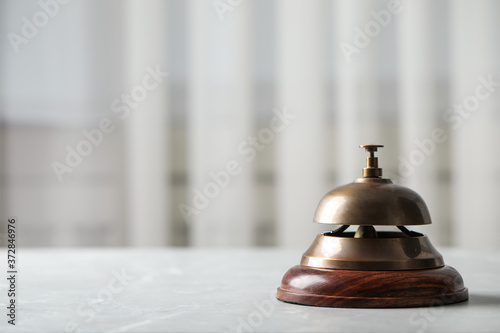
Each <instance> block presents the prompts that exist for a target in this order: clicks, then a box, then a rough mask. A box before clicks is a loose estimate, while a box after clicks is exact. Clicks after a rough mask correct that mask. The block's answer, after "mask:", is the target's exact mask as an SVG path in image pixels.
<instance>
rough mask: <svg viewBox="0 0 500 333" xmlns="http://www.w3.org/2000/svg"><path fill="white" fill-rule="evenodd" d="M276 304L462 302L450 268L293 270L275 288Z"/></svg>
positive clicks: (351, 305) (341, 305)
mask: <svg viewBox="0 0 500 333" xmlns="http://www.w3.org/2000/svg"><path fill="white" fill-rule="evenodd" d="M277 297H278V299H279V300H281V301H284V302H288V303H295V304H302V305H312V306H325V307H339V308H401V307H422V306H439V305H445V304H453V303H458V302H463V301H466V300H467V299H468V298H469V293H468V291H467V288H465V287H464V283H463V280H462V277H461V276H460V273H458V272H457V271H456V270H455V269H454V268H453V267H450V266H443V267H440V268H432V269H419V270H407V271H354V270H341V269H321V268H313V267H307V266H294V267H292V268H291V269H290V270H289V271H288V272H287V273H286V274H285V276H284V277H283V280H282V282H281V287H280V288H278V294H277Z"/></svg>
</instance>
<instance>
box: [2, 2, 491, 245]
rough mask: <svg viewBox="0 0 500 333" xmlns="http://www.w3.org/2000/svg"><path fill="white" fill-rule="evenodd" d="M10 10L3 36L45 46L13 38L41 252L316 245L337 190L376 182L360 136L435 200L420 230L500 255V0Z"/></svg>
mask: <svg viewBox="0 0 500 333" xmlns="http://www.w3.org/2000/svg"><path fill="white" fill-rule="evenodd" d="M42 3H43V4H42ZM1 6H2V7H1V13H0V15H1V16H2V20H1V21H0V22H1V23H0V24H1V26H0V29H1V30H2V35H3V36H13V35H12V33H14V34H17V35H19V36H21V37H22V38H25V40H26V42H23V43H20V44H18V45H17V46H13V42H12V40H11V39H12V38H10V39H9V38H4V40H3V42H2V44H1V47H2V55H1V58H0V61H1V62H0V66H1V69H2V77H0V81H1V85H2V89H1V100H0V108H1V111H2V123H3V126H2V127H1V131H2V141H3V142H2V145H1V146H2V147H1V154H2V161H3V164H2V168H1V172H2V176H3V179H4V181H3V183H2V184H3V192H2V198H3V200H2V206H1V207H2V209H3V211H4V214H5V215H6V216H7V215H16V216H18V218H19V219H20V220H23V221H24V228H25V233H24V237H25V244H27V245H70V246H71V245H82V246H88V245H127V246H166V245H182V246H255V245H278V246H297V247H301V248H303V247H304V246H306V245H307V244H308V243H310V242H311V241H312V239H313V237H314V235H315V234H316V233H317V232H319V231H321V230H328V229H329V227H328V226H322V225H314V224H313V223H312V221H311V220H312V216H313V213H314V210H315V208H316V204H317V202H318V201H319V200H320V198H321V197H322V196H323V194H325V193H326V192H327V191H328V190H330V189H332V188H334V187H336V186H339V185H342V184H345V183H348V182H351V181H352V180H353V179H354V178H356V177H358V176H360V174H361V168H362V167H363V165H364V157H365V153H364V152H363V151H362V150H361V149H359V148H358V145H359V144H365V143H380V144H384V145H385V148H383V149H382V150H381V151H380V152H379V156H380V158H379V160H380V164H381V166H382V168H383V169H384V176H386V177H389V178H392V179H393V181H394V182H396V183H400V184H403V185H406V186H409V187H411V188H413V189H415V190H416V191H417V192H419V193H420V194H421V195H422V196H423V197H424V199H425V200H426V202H427V204H428V206H429V209H430V211H431V214H432V217H433V225H431V226H426V227H419V228H417V229H418V230H419V231H421V232H424V233H426V234H428V235H429V236H430V238H431V240H432V241H433V242H434V243H435V244H437V245H451V246H461V247H467V248H497V249H498V248H499V247H500V245H499V243H498V242H496V241H495V235H496V234H498V232H499V231H500V225H499V224H498V223H497V222H498V220H499V219H500V213H499V211H498V209H497V207H496V206H497V201H498V198H500V186H499V185H500V176H498V175H499V174H500V173H499V172H498V171H499V168H500V157H498V154H496V146H495V145H496V142H497V140H496V139H497V138H499V136H500V134H499V133H500V131H499V126H500V119H499V117H500V114H499V109H500V92H499V91H498V90H500V89H499V88H500V84H499V82H500V64H499V63H498V60H497V59H499V56H500V50H499V49H500V47H499V44H498V41H497V39H498V38H497V36H496V35H497V32H498V31H499V29H500V21H499V20H498V14H497V13H499V12H500V8H499V7H500V4H499V3H498V2H497V1H494V0H480V1H474V2H473V3H472V2H470V1H465V0H458V1H439V2H436V1H401V2H395V1H383V0H376V1H373V0H359V1H348V0H334V1H326V0H314V1H305V0H304V1H299V0H294V1H285V0H276V1H268V0H254V1H233V0H220V1H219V0H216V1H213V0H206V1H205V0H189V1H183V0H170V1H162V0H155V1H147V2H139V0H126V1H114V0H107V1H76V0H75V1H71V2H68V3H64V2H63V1H61V2H57V1H56V0H54V1H50V0H47V1H45V2H44V1H42V2H38V1H23V2H12V1H11V2H2V3H1ZM47 8H48V9H47ZM56 8H57V11H56ZM39 12H42V13H43V12H45V13H46V16H47V22H46V23H44V22H42V21H37V20H40V19H43V18H44V17H43V15H42V14H38V13H39ZM49 14H51V15H49ZM37 15H38V16H37ZM40 15H42V16H40ZM26 22H28V23H26ZM30 22H31V23H32V24H38V25H39V26H37V25H35V27H36V30H37V33H36V34H35V35H34V36H30V37H29V38H27V37H26V36H24V35H23V33H24V32H26V29H28V30H29V27H28V28H26V27H25V26H24V25H26V24H29V23H30ZM23 31H24V32H23ZM9 34H10V35H9ZM154 72H156V73H157V74H156V76H155V74H152V73H154ZM167 72H168V74H165V73H167ZM158 73H160V74H158ZM148 75H149V78H151V77H153V78H154V77H157V79H158V80H157V81H150V83H151V84H153V83H154V86H155V87H154V88H151V89H145V88H144V87H143V85H144V83H143V82H144V80H146V81H147V80H149V79H148V78H147V77H148ZM148 82H149V81H148ZM156 83H158V84H156ZM151 84H150V85H149V86H151ZM151 87H152V86H151ZM143 88H144V89H143ZM141 89H142V90H141ZM143 90H144V91H145V92H146V93H147V96H146V97H141V95H140V94H141V93H143ZM126 95H131V96H132V97H131V98H132V100H129V103H131V104H127V102H126V100H125V99H124V98H127V97H126ZM124 96H125V97H124ZM134 96H135V97H134ZM116 100H118V102H116V103H117V104H113V103H114V102H115V101H116ZM135 104H137V105H135ZM117 106H121V107H122V109H119V110H117V109H116V107H117ZM127 107H128V111H125V109H127ZM120 116H122V117H120ZM103 118H110V119H111V120H112V121H113V124H114V125H115V128H114V130H113V131H112V133H109V134H105V135H104V136H103V137H104V139H103V142H102V144H99V145H96V146H95V147H93V151H92V153H91V154H89V156H86V157H85V158H84V159H83V161H82V163H81V164H80V165H78V166H77V167H75V168H73V170H72V172H70V173H69V172H68V173H66V174H64V176H63V178H64V179H63V181H62V182H59V179H58V177H57V176H56V174H55V172H54V170H53V167H52V166H53V162H54V161H59V162H61V163H64V161H65V159H66V157H67V150H66V148H67V146H69V147H70V148H75V149H76V148H77V147H78V144H79V143H80V142H81V141H82V140H86V137H85V135H84V134H82V133H83V132H82V131H85V130H87V132H88V131H89V130H91V129H94V128H96V127H98V126H99V124H100V123H101V121H102V120H103Z"/></svg>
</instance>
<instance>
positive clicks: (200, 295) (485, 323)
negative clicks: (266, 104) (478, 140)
mask: <svg viewBox="0 0 500 333" xmlns="http://www.w3.org/2000/svg"><path fill="white" fill-rule="evenodd" d="M440 250H441V253H442V254H443V256H444V258H445V261H446V263H447V264H448V265H451V266H454V267H455V268H456V269H457V270H458V271H459V272H460V273H461V274H462V276H463V277H464V280H465V283H466V286H467V287H468V288H469V293H470V299H469V301H468V302H465V303H461V304H455V305H449V306H442V307H434V308H408V309H335V308H319V307H308V306H300V305H293V304H287V303H283V302H280V301H278V300H276V298H275V295H276V288H277V287H278V285H279V283H280V281H281V278H282V276H283V274H284V273H285V272H286V270H287V269H288V268H290V267H291V266H293V265H295V264H297V263H298V262H299V260H300V256H301V254H302V252H303V249H301V250H299V249H297V250H281V249H271V248H270V249H247V250H245V249H230V250H222V249H221V250H215V249H185V250H183V249H169V248H166V249H82V250H77V249H21V251H20V252H19V253H18V263H19V276H18V285H17V291H18V299H17V302H18V307H17V323H16V326H15V327H14V326H12V325H9V324H7V319H6V311H7V310H6V309H5V304H6V302H7V287H8V286H7V281H6V279H2V280H1V281H0V303H1V308H2V309H4V310H2V311H3V312H5V314H3V315H2V316H1V317H0V318H2V319H1V322H0V331H1V332H368V331H369V332H500V285H499V282H500V279H499V277H500V252H484V251H483V252H481V251H465V250H457V249H442V248H441V249H440ZM4 252H5V251H4ZM2 260H3V262H4V263H5V262H6V255H5V258H3V259H2ZM4 266H5V265H4ZM4 268H5V267H4ZM5 270H6V269H5Z"/></svg>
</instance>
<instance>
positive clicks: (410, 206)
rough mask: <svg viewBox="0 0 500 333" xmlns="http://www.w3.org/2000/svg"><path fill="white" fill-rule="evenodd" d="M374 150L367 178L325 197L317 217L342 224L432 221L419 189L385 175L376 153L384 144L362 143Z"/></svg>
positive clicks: (317, 211) (323, 221) (396, 223)
mask: <svg viewBox="0 0 500 333" xmlns="http://www.w3.org/2000/svg"><path fill="white" fill-rule="evenodd" d="M360 147H363V148H365V149H366V151H368V152H370V156H369V157H367V166H366V168H364V169H363V175H364V177H363V178H357V179H356V180H354V182H353V183H351V184H348V185H344V186H340V187H337V188H336V189H334V190H332V191H330V192H328V193H327V194H326V195H325V196H324V197H323V199H321V201H320V203H319V205H318V208H317V209H316V213H315V214H314V219H313V221H314V222H316V223H323V224H341V225H396V226H398V225H399V226H402V225H422V224H430V223H431V216H430V214H429V210H428V209H427V205H426V204H425V202H424V200H423V199H422V197H421V196H420V195H418V193H417V192H415V191H413V190H411V189H409V188H407V187H404V186H400V185H396V184H393V183H392V181H391V180H390V179H387V178H381V176H382V169H380V168H379V167H378V159H377V157H375V156H374V152H376V151H377V148H379V147H383V146H381V145H362V146H360Z"/></svg>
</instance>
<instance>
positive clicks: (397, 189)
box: [277, 145, 468, 308]
mask: <svg viewBox="0 0 500 333" xmlns="http://www.w3.org/2000/svg"><path fill="white" fill-rule="evenodd" d="M360 147H362V148H365V149H366V151H367V152H369V153H370V156H368V157H367V159H366V168H364V169H363V177H361V178H357V179H355V180H354V182H352V183H350V184H347V185H344V186H340V187H337V188H336V189H334V190H332V191H330V192H328V193H327V194H326V195H325V196H324V197H323V199H321V201H320V202H319V205H318V208H317V209H316V213H315V214H314V222H316V223H323V224H333V225H339V226H340V227H338V228H337V229H335V230H333V231H327V232H324V233H322V234H319V235H318V236H317V237H316V239H315V240H314V242H313V243H312V245H311V247H309V249H308V250H307V251H306V252H305V253H304V254H303V256H302V260H301V262H300V265H297V266H294V267H292V268H291V269H290V270H288V272H287V273H286V274H285V276H284V277H283V280H282V282H281V286H280V287H279V288H278V293H277V297H278V299H279V300H281V301H284V302H288V303H295V304H302V305H313V306H325V307H349V308H386V307H418V306H437V305H444V304H453V303H458V302H462V301H465V300H467V299H468V291H467V288H465V287H464V282H463V280H462V277H461V276H460V274H459V273H458V272H457V271H456V270H455V269H454V268H453V267H450V266H447V265H445V264H444V261H443V257H442V256H441V254H440V253H439V252H438V251H437V250H436V249H435V248H434V246H432V244H431V242H430V240H429V239H428V238H427V236H425V235H424V234H421V233H418V232H415V231H411V230H408V229H407V228H406V227H407V226H412V225H424V224H430V223H431V217H430V214H429V210H428V209H427V206H426V204H425V202H424V200H423V199H422V197H420V195H418V194H417V193H416V192H415V191H413V190H411V189H409V188H406V187H404V186H400V185H396V184H394V183H393V182H392V181H391V180H390V179H387V178H382V169H380V168H379V167H378V159H377V157H375V152H376V151H377V149H378V148H380V147H383V146H381V145H362V146H360ZM350 226H358V227H357V230H356V231H355V232H347V231H346V230H347V229H348V228H349V227H350ZM379 226H393V227H394V231H379V230H377V227H379Z"/></svg>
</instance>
